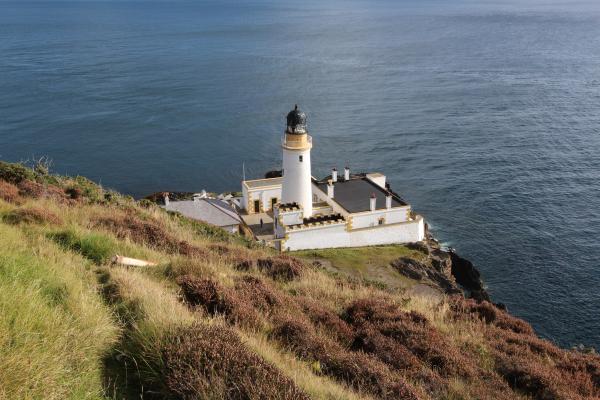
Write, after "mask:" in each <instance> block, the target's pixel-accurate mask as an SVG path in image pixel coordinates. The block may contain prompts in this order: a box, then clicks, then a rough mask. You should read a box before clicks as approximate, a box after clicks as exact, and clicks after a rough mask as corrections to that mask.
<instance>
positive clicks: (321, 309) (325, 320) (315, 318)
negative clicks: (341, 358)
mask: <svg viewBox="0 0 600 400" xmlns="http://www.w3.org/2000/svg"><path fill="white" fill-rule="evenodd" d="M295 300H296V303H298V305H299V306H300V307H301V308H302V311H304V313H305V314H306V316H307V317H308V318H309V319H310V320H311V322H312V323H313V324H314V325H315V326H317V327H319V328H320V329H321V330H323V331H325V332H327V333H329V334H330V335H331V336H332V337H333V338H335V339H336V340H337V341H338V342H340V343H342V344H343V345H347V346H349V345H350V344H351V343H352V342H353V340H354V335H355V332H354V330H353V329H352V327H351V326H350V325H348V323H347V322H346V321H344V320H342V319H341V318H340V317H339V315H337V314H336V313H334V312H333V311H331V310H329V309H328V308H326V307H325V306H323V305H322V304H321V303H319V302H317V301H315V300H312V299H310V298H308V297H304V296H302V297H296V298H295Z"/></svg>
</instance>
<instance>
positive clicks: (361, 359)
mask: <svg viewBox="0 0 600 400" xmlns="http://www.w3.org/2000/svg"><path fill="white" fill-rule="evenodd" d="M271 336H272V337H273V338H275V339H277V340H278V341H279V342H280V343H282V344H283V345H285V346H287V347H289V348H290V349H291V350H293V351H294V352H295V353H296V354H297V355H298V356H299V357H300V358H302V359H305V360H307V361H311V362H312V361H318V363H319V365H320V370H321V371H322V373H323V374H325V375H328V376H331V377H333V378H334V379H336V380H339V381H341V382H344V383H346V384H347V385H349V386H350V387H353V388H354V389H357V390H361V391H365V392H367V393H370V394H372V395H374V396H377V397H379V398H382V399H388V398H394V399H418V398H419V397H418V395H417V394H416V393H415V391H414V389H413V388H412V387H411V386H410V385H409V384H408V383H406V382H405V381H404V379H403V378H402V377H401V376H399V375H396V374H393V373H392V372H391V371H390V370H389V368H388V367H387V366H386V365H385V364H383V363H381V362H379V361H378V360H376V359H375V358H373V357H371V356H369V355H367V354H364V353H362V352H350V351H347V350H345V349H344V348H343V347H341V346H340V345H339V344H337V343H335V342H334V341H331V340H329V339H327V338H326V337H323V336H320V335H318V334H317V333H316V332H315V331H314V328H313V327H312V326H311V325H310V324H309V323H308V322H307V321H306V320H304V319H303V318H301V317H291V316H288V317H283V318H281V319H279V320H278V321H276V323H275V327H274V329H273V331H272V332H271Z"/></svg>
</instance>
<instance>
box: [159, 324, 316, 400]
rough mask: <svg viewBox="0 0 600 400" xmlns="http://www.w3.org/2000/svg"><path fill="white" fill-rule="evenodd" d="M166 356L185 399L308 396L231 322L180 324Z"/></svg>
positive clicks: (170, 376) (175, 387) (171, 382)
mask: <svg viewBox="0 0 600 400" xmlns="http://www.w3.org/2000/svg"><path fill="white" fill-rule="evenodd" d="M163 358H164V362H165V371H166V372H165V375H166V376H165V382H166V385H167V387H168V388H169V390H170V391H171V392H172V393H174V394H176V395H177V397H178V398H181V399H186V400H187V399H190V400H191V399H206V398H214V399H216V398H219V399H231V400H237V399H240V400H242V399H282V400H283V399H285V400H287V399H290V400H296V399H309V397H308V395H306V394H305V393H304V392H303V391H302V390H301V389H299V388H298V387H297V386H296V385H295V384H294V382H293V381H292V380H291V379H289V378H287V377H286V376H284V375H283V374H282V373H281V371H279V370H278V369H277V368H275V367H274V366H272V365H270V364H268V363H266V362H265V361H264V360H263V359H262V358H260V357H259V356H258V355H256V354H255V353H253V352H251V351H249V350H248V349H247V348H246V347H245V346H244V344H243V343H242V342H241V340H240V339H239V337H238V336H237V335H236V333H235V332H233V331H232V330H231V329H229V328H226V327H222V326H204V325H196V326H193V327H190V328H183V329H180V330H179V331H178V332H176V333H175V334H173V335H172V336H170V337H169V338H168V339H167V344H166V346H165V348H164V350H163Z"/></svg>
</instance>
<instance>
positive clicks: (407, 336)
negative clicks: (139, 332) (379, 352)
mask: <svg viewBox="0 0 600 400" xmlns="http://www.w3.org/2000/svg"><path fill="white" fill-rule="evenodd" d="M344 319H345V320H346V321H347V322H348V323H350V324H351V325H353V326H354V327H355V328H357V329H359V328H363V329H364V328H368V329H372V330H374V331H375V332H379V333H381V334H382V335H383V336H386V337H388V338H391V339H393V340H394V341H395V342H396V343H398V344H400V345H402V346H404V347H406V348H407V349H408V350H409V351H410V352H411V353H412V354H414V355H415V356H417V357H418V358H419V359H420V360H422V361H424V362H425V363H427V364H428V365H430V366H431V367H432V368H433V369H435V370H436V371H438V372H439V373H440V374H442V375H443V376H454V375H458V376H462V377H465V378H470V377H473V376H474V375H475V370H474V366H473V361H472V360H470V359H468V358H467V357H465V356H464V355H462V354H461V352H460V351H459V349H457V348H456V347H455V346H454V345H453V344H452V343H449V342H448V341H447V340H444V337H443V336H442V335H441V334H440V332H438V331H437V330H436V329H435V328H434V327H433V326H431V324H430V323H429V321H428V320H427V318H426V317H425V316H423V315H421V314H419V313H417V312H415V311H410V312H405V311H402V310H400V309H399V308H398V306H397V305H395V304H393V303H391V302H389V301H386V300H384V299H377V298H376V299H359V300H356V301H354V302H353V303H352V304H351V305H350V306H349V307H348V308H347V309H346V311H345V313H344Z"/></svg>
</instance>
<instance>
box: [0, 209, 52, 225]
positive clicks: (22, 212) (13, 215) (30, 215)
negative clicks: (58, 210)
mask: <svg viewBox="0 0 600 400" xmlns="http://www.w3.org/2000/svg"><path fill="white" fill-rule="evenodd" d="M3 220H4V222H6V223H9V224H13V225H17V224H21V223H25V224H52V225H60V224H62V220H61V219H60V217H59V216H58V215H56V214H54V213H53V212H52V211H49V210H45V209H43V208H38V207H29V208H19V209H16V210H13V211H11V212H9V213H8V214H6V215H5V216H4V218H3Z"/></svg>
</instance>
